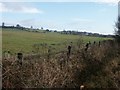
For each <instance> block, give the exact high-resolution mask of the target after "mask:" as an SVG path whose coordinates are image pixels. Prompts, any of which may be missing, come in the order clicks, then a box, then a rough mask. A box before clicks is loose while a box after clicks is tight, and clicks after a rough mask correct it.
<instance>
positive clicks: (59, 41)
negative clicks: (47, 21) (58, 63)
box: [2, 29, 109, 53]
mask: <svg viewBox="0 0 120 90" xmlns="http://www.w3.org/2000/svg"><path fill="white" fill-rule="evenodd" d="M80 38H81V36H79V35H65V34H59V33H55V32H47V33H42V32H40V33H37V32H27V31H22V30H14V29H2V49H3V50H2V51H5V50H10V51H12V52H13V53H15V52H19V51H22V52H25V53H27V52H31V51H32V50H34V49H33V45H34V44H42V43H46V44H47V46H51V47H55V48H56V49H57V50H58V51H59V50H61V49H64V48H65V47H66V45H68V44H69V43H70V42H76V41H77V40H78V39H80ZM82 39H83V41H84V42H88V41H91V42H93V41H101V40H106V39H109V38H100V37H89V36H82ZM51 44H55V45H51ZM41 51H42V49H41Z"/></svg>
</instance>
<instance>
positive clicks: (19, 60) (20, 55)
mask: <svg viewBox="0 0 120 90" xmlns="http://www.w3.org/2000/svg"><path fill="white" fill-rule="evenodd" d="M17 59H18V62H19V63H20V65H22V61H23V54H22V53H17Z"/></svg>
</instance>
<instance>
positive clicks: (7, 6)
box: [0, 2, 43, 13]
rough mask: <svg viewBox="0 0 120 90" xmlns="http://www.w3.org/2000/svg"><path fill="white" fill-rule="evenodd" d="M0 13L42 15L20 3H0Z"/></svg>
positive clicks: (38, 11) (33, 8) (35, 9)
mask: <svg viewBox="0 0 120 90" xmlns="http://www.w3.org/2000/svg"><path fill="white" fill-rule="evenodd" d="M0 12H12V13H43V11H42V10H39V9H37V8H35V7H30V6H26V5H23V4H20V3H15V2H14V3H0Z"/></svg>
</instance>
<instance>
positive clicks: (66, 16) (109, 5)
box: [0, 0, 118, 34]
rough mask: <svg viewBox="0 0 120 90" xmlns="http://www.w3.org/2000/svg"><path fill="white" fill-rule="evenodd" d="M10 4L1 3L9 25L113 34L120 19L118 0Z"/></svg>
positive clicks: (5, 0)
mask: <svg viewBox="0 0 120 90" xmlns="http://www.w3.org/2000/svg"><path fill="white" fill-rule="evenodd" d="M8 1H9V0H4V1H1V2H0V15H2V16H1V18H2V21H1V22H5V24H6V25H16V24H20V25H22V26H25V27H31V26H33V27H34V28H40V27H43V28H45V29H53V30H75V31H87V32H94V33H101V34H113V33H114V24H115V22H116V20H117V16H118V1H117V0H79V2H78V0H74V2H73V0H58V1H57V2H55V0H51V1H50V0H49V2H48V0H44V1H43V0H39V1H38V0H34V2H32V0H31V2H30V0H29V1H27V0H12V1H11V0H10V2H8ZM18 1H20V2H18ZM83 1H84V2H83Z"/></svg>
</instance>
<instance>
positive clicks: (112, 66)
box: [2, 42, 120, 88]
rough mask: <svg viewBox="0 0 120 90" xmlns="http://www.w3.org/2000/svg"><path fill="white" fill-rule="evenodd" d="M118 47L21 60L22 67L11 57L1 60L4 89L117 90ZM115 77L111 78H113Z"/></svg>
mask: <svg viewBox="0 0 120 90" xmlns="http://www.w3.org/2000/svg"><path fill="white" fill-rule="evenodd" d="M119 50H120V48H119V47H118V45H117V44H116V43H114V42H113V44H111V43H110V42H106V43H103V44H102V45H101V46H100V47H99V46H98V45H95V46H93V45H92V46H91V47H90V48H89V49H88V51H87V52H85V51H84V48H79V49H76V50H74V51H72V54H71V55H70V57H69V58H67V54H66V52H65V51H63V52H61V53H58V54H55V55H52V56H51V57H50V58H45V57H42V56H41V57H37V59H35V58H33V59H31V60H29V59H28V60H24V61H23V64H22V66H21V65H20V64H19V63H18V62H17V61H16V60H15V58H11V59H8V60H3V68H2V71H3V72H2V74H3V78H2V80H3V87H4V88H20V87H21V88H79V87H80V85H84V86H85V87H88V88H101V87H102V88H109V87H114V88H119V87H120V84H119V82H120V80H119V78H118V77H120V71H119V70H120V66H119V64H120V61H119V60H120V51H119ZM113 78H114V79H113Z"/></svg>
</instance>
